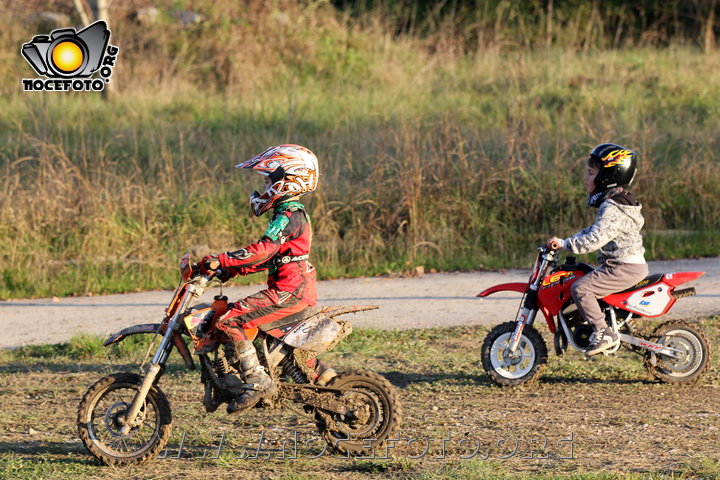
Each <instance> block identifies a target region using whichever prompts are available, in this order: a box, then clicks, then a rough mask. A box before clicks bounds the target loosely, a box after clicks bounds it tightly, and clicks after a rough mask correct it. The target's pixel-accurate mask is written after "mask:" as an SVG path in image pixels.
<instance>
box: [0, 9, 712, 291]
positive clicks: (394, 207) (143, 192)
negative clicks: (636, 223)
mask: <svg viewBox="0 0 720 480" xmlns="http://www.w3.org/2000/svg"><path fill="white" fill-rule="evenodd" d="M175 4H177V6H178V8H179V7H180V6H182V5H184V4H183V2H175ZM173 5H174V4H173V3H172V2H168V3H167V4H164V3H161V6H162V7H163V8H165V9H166V10H163V12H165V11H167V12H169V13H167V14H164V15H162V16H161V18H160V20H159V22H160V23H158V24H157V25H155V26H154V27H153V28H146V27H141V26H139V25H137V24H135V23H133V22H132V21H131V20H129V19H128V18H129V17H128V16H127V15H126V14H127V13H128V12H125V11H124V10H121V7H120V6H118V7H117V8H118V9H119V10H118V11H117V12H116V16H115V18H116V20H115V21H111V28H112V31H113V36H112V41H111V43H114V44H117V45H118V46H120V48H121V50H120V56H119V57H118V64H117V67H116V69H115V73H114V75H113V84H114V87H115V90H114V92H113V95H111V97H110V98H109V99H108V100H103V99H101V98H99V97H98V96H96V95H92V94H82V93H75V94H72V93H70V94H59V93H57V92H56V93H44V94H40V93H35V94H32V95H31V94H26V93H23V92H22V91H21V88H20V85H21V83H20V79H21V78H23V77H27V76H30V75H31V73H32V72H31V70H30V68H29V66H28V65H27V64H26V62H25V61H24V60H23V59H22V58H21V57H20V55H19V54H18V53H17V52H18V49H19V48H18V46H19V45H21V44H22V43H23V42H26V41H28V40H29V39H30V38H31V37H32V35H34V34H37V33H39V32H37V31H33V27H32V24H29V23H27V22H24V21H20V20H21V19H22V18H24V17H23V15H27V12H25V11H20V10H19V9H18V8H17V7H14V6H12V5H10V6H8V9H6V10H5V11H3V12H2V13H0V26H1V27H2V28H0V45H2V46H3V47H4V48H0V66H1V67H2V68H3V71H4V72H6V74H5V75H4V76H3V78H2V80H1V81H0V92H2V97H1V98H0V104H2V108H1V109H0V174H1V175H2V178H3V182H2V185H0V243H2V245H3V248H2V249H0V298H12V297H15V298H17V297H30V296H52V295H58V296H62V295H72V294H82V293H104V292H121V291H133V290H136V289H149V288H160V287H169V286H171V285H172V284H173V282H174V276H175V265H176V259H177V258H178V257H179V256H180V255H181V254H182V253H184V252H185V251H188V250H190V249H191V247H193V246H195V247H196V248H195V250H196V251H197V252H200V253H209V252H217V251H223V250H226V249H230V248H236V247H239V246H243V245H245V244H247V243H249V242H252V241H255V240H256V239H257V237H258V236H259V235H260V234H261V233H262V231H263V228H264V224H265V221H266V219H265V218H262V219H254V218H251V217H250V213H249V208H248V206H247V197H248V194H249V193H250V192H251V191H252V190H253V189H254V188H257V187H258V186H259V184H260V182H259V180H258V178H254V179H253V178H248V177H245V176H243V175H242V174H241V173H240V172H238V171H236V170H235V169H234V168H233V165H234V164H235V163H236V162H238V161H240V160H243V159H245V158H248V157H249V156H251V155H253V154H255V153H257V152H259V151H261V150H262V149H264V148H266V147H267V146H269V145H272V144H279V143H284V142H294V143H300V144H304V145H307V146H309V147H310V148H311V149H312V150H313V151H315V153H316V154H317V155H318V157H319V159H320V162H321V169H322V176H321V179H320V188H319V190H318V192H317V193H316V194H313V195H312V196H310V197H308V206H309V209H310V213H311V215H312V218H313V221H314V223H313V225H314V228H315V242H314V250H313V260H314V262H315V263H316V264H317V266H318V271H319V272H320V275H321V276H322V277H324V278H333V277H340V276H346V275H350V276H355V275H374V274H383V273H387V272H397V271H405V270H412V269H413V268H414V267H415V266H418V265H423V266H424V267H425V268H426V269H431V268H436V269H439V270H457V269H482V268H506V267H511V266H524V265H527V263H528V262H529V261H530V259H531V255H532V247H534V246H535V245H537V244H538V243H539V242H541V241H542V240H543V239H544V238H546V237H547V236H548V235H551V234H556V235H559V236H565V235H569V234H572V233H574V232H575V231H577V230H578V229H580V228H581V227H584V226H586V225H587V224H588V223H589V222H590V221H592V218H593V212H592V211H591V209H590V208H588V207H586V206H585V195H584V193H583V188H582V186H581V176H582V168H583V160H584V158H585V156H586V155H587V152H588V151H589V149H590V148H592V147H593V146H594V145H595V144H597V143H599V142H604V141H615V142H618V143H621V144H624V145H627V146H630V147H632V148H635V149H637V150H638V151H639V153H640V157H641V163H640V173H639V176H638V181H637V187H636V193H637V195H638V197H639V199H640V200H641V201H642V203H643V205H644V214H645V217H646V227H645V243H646V247H647V257H648V258H650V259H658V258H671V257H688V256H714V255H717V253H718V251H720V240H718V237H717V235H716V232H717V230H718V228H719V227H720V225H719V223H718V222H720V220H719V219H720V173H719V172H718V169H717V165H718V162H720V158H718V149H717V139H718V138H720V131H719V128H720V127H719V126H718V122H717V121H715V119H716V118H717V117H718V114H719V113H720V100H719V99H720V80H719V79H718V76H717V75H716V72H717V71H718V68H719V67H720V54H718V53H717V52H716V51H713V50H710V51H707V52H706V51H704V50H703V49H701V48H699V47H698V46H696V45H695V44H693V43H692V42H683V41H680V40H678V41H676V42H670V43H669V44H668V45H667V46H665V47H663V48H658V47H657V46H653V44H652V43H649V44H643V43H642V42H638V44H634V45H630V44H624V43H623V44H619V45H617V46H618V48H605V47H604V46H603V45H605V44H604V43H603V42H601V41H600V40H598V41H597V42H596V43H594V44H592V46H591V47H590V48H587V47H586V46H582V45H590V44H588V43H587V41H586V40H583V41H580V40H578V42H579V43H577V44H573V43H572V42H570V40H569V38H570V37H569V36H570V33H571V32H572V31H576V35H577V36H576V38H577V39H581V38H584V37H583V36H582V35H581V34H580V33H577V32H586V33H587V32H591V33H592V32H594V31H595V30H593V29H595V28H596V27H593V26H592V25H594V24H592V21H594V20H591V19H592V18H594V17H593V16H592V15H590V10H588V11H587V12H585V11H584V10H583V11H580V13H578V15H577V18H578V19H580V20H582V22H586V23H587V22H590V23H588V25H590V27H587V26H586V24H585V23H581V24H578V25H576V26H575V27H572V25H571V24H569V23H567V22H569V20H568V15H569V13H567V12H566V13H562V12H556V14H555V15H557V16H558V18H565V20H566V22H565V23H566V24H567V25H566V27H567V29H568V30H567V32H565V31H563V32H564V33H567V36H566V35H562V37H563V38H564V39H565V40H564V41H562V42H561V41H559V40H558V41H557V42H555V43H553V42H551V43H550V45H549V46H545V47H540V46H537V45H536V46H534V47H533V48H524V47H522V46H520V45H521V44H518V43H513V41H512V38H510V37H508V36H509V35H511V34H512V33H513V31H506V32H505V33H503V34H502V35H501V36H499V37H498V38H497V39H496V40H495V41H492V40H487V41H485V42H484V43H482V44H481V45H476V47H475V48H473V49H468V48H467V47H465V48H460V46H459V45H461V44H463V42H462V41H461V40H462V38H460V37H461V36H460V37H458V35H460V34H459V33H457V32H456V33H457V35H455V36H453V35H454V34H453V33H452V32H453V30H452V29H450V27H449V26H447V25H445V24H443V25H436V27H435V29H434V30H433V32H434V33H433V34H432V35H430V34H428V35H425V36H421V35H418V34H412V32H409V33H397V32H395V31H393V29H392V28H391V26H390V25H388V24H386V23H384V20H383V17H382V16H381V15H380V13H376V14H374V16H373V15H371V14H369V15H368V16H365V17H363V20H362V21H360V20H358V19H357V18H356V17H352V16H350V15H348V14H346V13H343V12H342V11H339V10H336V9H334V8H332V6H330V5H329V4H327V3H324V2H307V3H303V2H292V1H286V2H268V3H267V4H266V2H249V3H243V5H245V7H241V6H239V4H238V6H234V7H228V8H230V9H231V11H229V12H227V11H223V10H221V9H219V8H214V7H213V2H200V3H198V4H197V5H196V6H195V8H197V9H199V11H201V12H202V13H203V14H204V15H205V17H206V22H205V23H204V24H198V25H193V26H182V25H180V24H179V23H178V22H177V21H176V20H173V19H174V17H173V16H172V15H171V12H172V8H175V7H173ZM503 5H504V3H503ZM122 8H124V7H122ZM127 8H130V7H127ZM498 8H499V7H498ZM503 8H505V7H503ZM493 11H495V10H493ZM513 12H514V10H513V11H512V12H509V11H506V12H505V13H504V14H502V15H500V17H502V18H508V19H514V20H513V22H515V23H513V25H516V24H517V22H518V19H517V14H518V12H515V13H513ZM501 13H502V12H501ZM495 14H498V13H497V11H495ZM498 15H499V14H498ZM580 20H578V21H580ZM448 21H449V20H448ZM507 21H510V20H507ZM496 23H497V22H496ZM496 26H497V25H496ZM586 27H587V28H586ZM428 28H429V27H428ZM518 28H519V27H518ZM573 28H574V30H573ZM518 31H519V30H518ZM267 32H273V33H272V35H269V34H267ZM563 32H556V34H555V35H556V36H557V37H558V38H559V37H560V36H561V33H563ZM515 33H517V34H518V35H520V33H518V32H515ZM525 35H527V36H531V32H530V33H528V32H526V33H525ZM583 35H585V34H583ZM593 35H595V34H593ZM593 38H594V37H593ZM578 45H581V46H582V48H581V47H579V46H578ZM611 45H613V44H611Z"/></svg>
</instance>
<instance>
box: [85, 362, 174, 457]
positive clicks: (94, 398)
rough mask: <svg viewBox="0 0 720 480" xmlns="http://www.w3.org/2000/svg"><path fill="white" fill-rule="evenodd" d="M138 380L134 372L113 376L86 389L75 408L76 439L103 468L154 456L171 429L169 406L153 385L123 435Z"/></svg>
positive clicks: (138, 384) (139, 383) (140, 381)
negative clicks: (131, 425)
mask: <svg viewBox="0 0 720 480" xmlns="http://www.w3.org/2000/svg"><path fill="white" fill-rule="evenodd" d="M141 384H142V378H141V377H140V376H139V375H136V374H134V373H114V374H112V375H108V376H107V377H104V378H102V379H100V380H98V381H97V382H96V383H95V385H93V386H92V387H90V389H89V390H88V391H87V393H86V394H85V396H84V397H83V399H82V401H81V402H80V407H79V409H78V417H77V426H78V434H79V435H80V440H82V442H83V444H85V447H86V448H87V449H88V451H89V452H90V453H91V454H92V455H93V456H94V457H96V458H97V459H98V460H100V461H101V462H103V463H104V464H106V465H128V464H136V463H144V462H147V461H148V460H152V459H154V458H155V457H157V454H158V452H159V451H160V450H161V449H162V448H163V447H164V446H165V444H167V441H168V439H169V438H170V431H171V429H172V416H171V413H170V404H169V403H168V400H167V397H165V394H164V393H163V392H162V391H161V390H160V389H159V388H157V387H155V386H153V387H152V388H151V389H150V391H149V392H148V395H147V398H146V399H145V403H144V405H143V406H142V407H141V409H140V413H138V416H137V420H136V422H135V426H133V427H132V428H131V429H130V432H129V433H128V434H123V433H122V432H121V431H120V430H121V428H122V420H123V418H124V415H125V413H126V412H127V411H128V409H129V408H130V404H131V403H132V401H133V398H134V397H135V394H136V393H137V391H138V389H139V387H140V385H141Z"/></svg>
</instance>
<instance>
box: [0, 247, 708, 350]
mask: <svg viewBox="0 0 720 480" xmlns="http://www.w3.org/2000/svg"><path fill="white" fill-rule="evenodd" d="M649 266H650V273H667V272H679V271H704V272H706V274H705V275H704V276H703V277H701V278H700V279H698V280H696V281H694V282H692V283H690V284H689V285H690V286H694V287H695V288H696V289H697V292H698V295H697V296H695V297H691V298H687V299H682V300H680V301H678V303H677V305H675V306H674V307H673V309H672V310H671V311H670V312H669V313H668V315H667V317H668V318H692V317H698V316H707V315H714V314H718V313H720V257H715V258H703V259H699V260H679V261H660V262H650V265H649ZM528 274H529V272H528V271H525V270H510V271H507V272H504V273H496V272H470V273H434V274H426V275H423V276H421V277H414V278H387V277H372V278H357V279H341V280H328V281H323V282H320V283H319V284H318V295H319V297H320V303H321V304H326V305H339V304H345V305H379V306H380V307H381V308H380V309H378V310H374V311H369V312H363V313H360V314H357V315H355V316H353V317H352V318H351V320H352V321H353V323H354V325H355V326H358V327H374V328H381V329H395V328H397V329H409V328H427V327H436V326H455V325H468V324H496V323H500V322H503V321H508V320H512V319H513V318H514V316H515V312H516V310H517V307H518V300H519V295H517V294H514V293H498V294H496V295H494V296H491V297H487V298H484V299H480V298H477V297H475V295H476V294H477V293H478V292H480V291H481V290H483V289H485V288H487V287H490V286H492V285H495V284H498V283H505V282H522V281H526V280H527V277H528ZM259 288H261V285H259V284H258V285H252V286H243V287H235V286H232V287H226V288H224V291H223V293H225V294H226V295H227V296H228V297H229V298H230V299H231V300H232V299H237V298H242V297H243V296H246V295H248V294H250V293H253V292H255V291H257V290H258V289H259ZM218 292H219V289H218V288H213V289H209V290H208V291H207V292H206V293H205V296H204V297H203V300H211V299H212V296H213V295H216V294H217V293H218ZM171 296H172V292H170V291H167V290H164V291H152V292H141V293H132V294H124V295H105V296H94V297H72V298H61V299H57V298H56V299H33V300H13V301H2V302H0V322H1V324H2V332H3V333H2V335H1V336H0V348H2V347H13V346H20V345H28V344H38V343H59V342H65V341H67V340H68V339H69V338H70V337H72V336H73V335H74V334H77V333H92V334H98V335H105V334H109V333H112V332H116V331H118V330H120V329H122V328H124V327H127V326H129V325H133V324H136V323H156V322H159V321H160V320H161V319H162V316H163V311H164V309H165V308H166V307H167V303H168V302H169V300H170V298H171Z"/></svg>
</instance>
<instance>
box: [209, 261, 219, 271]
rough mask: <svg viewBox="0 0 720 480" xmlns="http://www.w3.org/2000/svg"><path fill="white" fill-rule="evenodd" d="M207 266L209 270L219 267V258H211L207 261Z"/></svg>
mask: <svg viewBox="0 0 720 480" xmlns="http://www.w3.org/2000/svg"><path fill="white" fill-rule="evenodd" d="M207 267H208V268H209V269H210V270H217V269H218V268H220V260H218V259H217V258H213V259H212V260H210V261H209V262H207Z"/></svg>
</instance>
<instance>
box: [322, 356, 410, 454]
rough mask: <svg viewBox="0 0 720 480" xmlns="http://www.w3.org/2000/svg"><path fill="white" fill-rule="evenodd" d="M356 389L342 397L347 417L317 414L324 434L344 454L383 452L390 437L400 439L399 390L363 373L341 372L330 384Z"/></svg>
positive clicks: (336, 414)
mask: <svg viewBox="0 0 720 480" xmlns="http://www.w3.org/2000/svg"><path fill="white" fill-rule="evenodd" d="M327 386H328V387H330V388H341V389H352V390H348V391H344V392H342V393H341V394H340V400H341V401H342V402H343V403H344V404H345V405H346V407H347V412H346V413H344V414H339V413H332V414H328V413H325V412H317V413H316V420H317V421H316V424H317V428H318V431H319V432H320V435H321V436H322V437H323V439H324V440H325V442H327V444H328V446H329V447H330V448H331V449H332V450H334V451H336V452H338V453H341V454H347V455H358V454H362V455H367V454H373V452H379V451H382V450H381V449H382V448H384V447H385V444H386V440H387V439H388V438H397V433H398V430H399V429H400V422H401V421H402V407H401V405H400V401H399V400H398V398H397V394H396V392H395V387H393V386H392V385H391V384H390V382H388V381H387V380H386V379H385V378H384V377H382V376H380V375H378V374H376V373H373V372H367V371H363V370H353V371H349V372H345V373H341V374H339V375H337V376H335V377H333V379H332V380H331V381H330V383H329V384H328V385H327Z"/></svg>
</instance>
